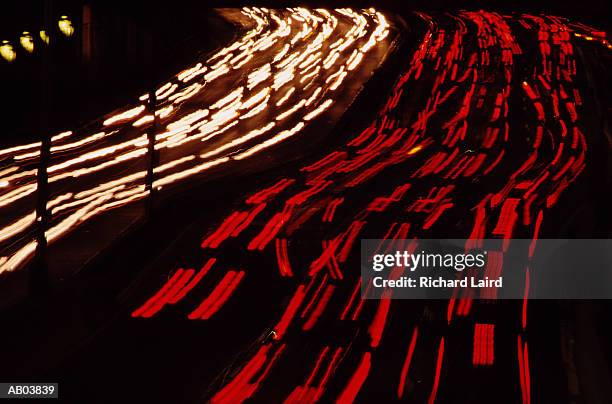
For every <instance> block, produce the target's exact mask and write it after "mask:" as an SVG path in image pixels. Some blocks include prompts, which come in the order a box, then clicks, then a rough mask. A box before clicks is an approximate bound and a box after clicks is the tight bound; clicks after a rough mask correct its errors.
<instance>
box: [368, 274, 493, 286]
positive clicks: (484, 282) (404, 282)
mask: <svg viewBox="0 0 612 404" xmlns="http://www.w3.org/2000/svg"><path fill="white" fill-rule="evenodd" d="M503 280H504V279H503V276H500V277H499V278H495V279H493V278H489V277H488V276H485V277H484V278H482V279H479V278H476V277H473V276H470V277H465V278H463V279H445V278H443V277H441V276H440V277H437V278H435V277H433V276H420V277H419V278H418V279H416V278H409V277H407V276H402V277H400V278H399V279H384V278H383V277H381V276H377V277H374V279H372V283H373V285H374V287H375V288H456V287H461V288H467V287H470V288H501V287H502V286H503Z"/></svg>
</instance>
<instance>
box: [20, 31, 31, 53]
mask: <svg viewBox="0 0 612 404" xmlns="http://www.w3.org/2000/svg"><path fill="white" fill-rule="evenodd" d="M19 43H20V44H21V46H22V47H23V49H25V50H26V51H27V52H28V53H32V52H34V39H33V38H32V35H30V33H29V32H28V31H24V32H23V34H21V37H20V38H19Z"/></svg>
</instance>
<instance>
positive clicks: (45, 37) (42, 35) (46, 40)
mask: <svg viewBox="0 0 612 404" xmlns="http://www.w3.org/2000/svg"><path fill="white" fill-rule="evenodd" d="M40 39H42V41H43V42H44V43H46V44H47V45H49V35H47V31H45V30H42V31H40Z"/></svg>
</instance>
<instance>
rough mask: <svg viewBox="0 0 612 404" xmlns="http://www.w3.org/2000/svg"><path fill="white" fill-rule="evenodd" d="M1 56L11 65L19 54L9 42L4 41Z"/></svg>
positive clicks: (0, 47)
mask: <svg viewBox="0 0 612 404" xmlns="http://www.w3.org/2000/svg"><path fill="white" fill-rule="evenodd" d="M0 55H1V56H2V57H3V58H4V60H6V61H7V62H9V63H10V62H12V61H13V60H15V58H16V57H17V54H16V53H15V50H14V49H13V46H12V45H11V44H10V43H9V41H2V45H0Z"/></svg>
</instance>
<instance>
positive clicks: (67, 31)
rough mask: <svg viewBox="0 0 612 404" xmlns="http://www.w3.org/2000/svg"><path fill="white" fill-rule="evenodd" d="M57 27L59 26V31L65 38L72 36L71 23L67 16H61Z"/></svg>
mask: <svg viewBox="0 0 612 404" xmlns="http://www.w3.org/2000/svg"><path fill="white" fill-rule="evenodd" d="M57 25H58V26H59V29H60V31H62V34H64V35H66V36H72V34H74V27H73V26H72V21H70V20H69V19H68V17H67V16H65V15H62V16H61V17H60V20H59V22H58V23H57Z"/></svg>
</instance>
